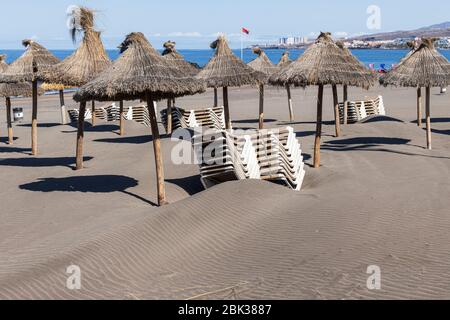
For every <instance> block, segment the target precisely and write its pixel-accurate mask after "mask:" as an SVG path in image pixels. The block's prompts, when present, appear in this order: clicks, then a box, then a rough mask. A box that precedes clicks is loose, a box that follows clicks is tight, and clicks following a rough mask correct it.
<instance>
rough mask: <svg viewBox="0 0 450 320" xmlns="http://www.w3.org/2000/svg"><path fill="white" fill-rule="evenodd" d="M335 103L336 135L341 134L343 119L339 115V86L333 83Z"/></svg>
mask: <svg viewBox="0 0 450 320" xmlns="http://www.w3.org/2000/svg"><path fill="white" fill-rule="evenodd" d="M333 103H334V123H335V127H336V137H340V136H341V119H340V116H339V98H338V92H337V86H336V85H333Z"/></svg>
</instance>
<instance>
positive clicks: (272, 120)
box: [233, 119, 278, 124]
mask: <svg viewBox="0 0 450 320" xmlns="http://www.w3.org/2000/svg"><path fill="white" fill-rule="evenodd" d="M277 121H278V120H275V119H264V123H272V122H277ZM233 123H237V124H248V123H250V124H251V123H259V119H248V120H234V121H233Z"/></svg>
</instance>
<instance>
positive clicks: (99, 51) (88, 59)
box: [42, 7, 111, 87]
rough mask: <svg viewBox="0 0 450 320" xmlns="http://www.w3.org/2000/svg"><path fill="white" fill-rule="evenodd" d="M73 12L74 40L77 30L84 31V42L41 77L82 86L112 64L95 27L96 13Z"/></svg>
mask: <svg viewBox="0 0 450 320" xmlns="http://www.w3.org/2000/svg"><path fill="white" fill-rule="evenodd" d="M71 14H72V18H73V20H74V22H75V23H73V25H72V37H73V40H74V41H75V35H76V32H77V31H83V32H84V36H83V40H82V42H81V45H80V47H79V48H78V49H77V50H76V51H75V52H74V53H73V54H72V55H71V56H69V57H67V58H66V59H64V60H63V61H62V62H60V63H58V64H57V65H55V66H53V67H52V68H50V69H49V70H46V71H45V72H42V78H43V80H44V81H46V82H48V83H54V84H61V85H66V86H71V87H80V86H82V85H85V84H86V83H88V82H89V81H91V80H93V79H94V78H95V77H96V76H98V75H99V74H100V73H101V72H102V71H103V70H105V69H106V68H107V67H109V66H110V64H111V61H110V59H109V57H108V55H107V54H106V51H105V48H104V47H103V43H102V41H101V39H100V32H97V31H95V30H94V12H93V11H92V10H90V9H87V8H84V7H80V8H78V7H77V8H75V9H74V10H73V11H72V13H71Z"/></svg>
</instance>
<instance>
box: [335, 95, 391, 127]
mask: <svg viewBox="0 0 450 320" xmlns="http://www.w3.org/2000/svg"><path fill="white" fill-rule="evenodd" d="M346 104H347V123H356V122H360V121H362V120H364V119H366V118H368V117H371V116H378V115H383V116H384V115H386V109H385V108H384V103H383V97H382V96H379V97H377V98H376V99H372V100H366V101H347V102H346V103H340V104H339V116H340V119H341V123H344V117H345V116H344V112H345V105H346Z"/></svg>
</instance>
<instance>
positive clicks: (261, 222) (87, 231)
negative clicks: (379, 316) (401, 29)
mask: <svg viewBox="0 0 450 320" xmlns="http://www.w3.org/2000/svg"><path fill="white" fill-rule="evenodd" d="M339 90H340V92H339V95H340V97H341V99H342V92H341V89H339ZM415 92H416V91H415V90H414V89H391V88H388V89H385V88H381V87H378V86H376V87H374V88H372V89H371V90H370V91H364V90H361V89H350V91H349V98H350V99H352V100H359V99H363V98H365V97H366V96H367V97H376V96H378V95H382V96H383V98H384V103H385V107H386V110H387V114H388V116H387V117H378V118H373V119H370V120H368V121H366V122H364V123H359V124H354V125H347V126H344V127H343V128H342V137H340V138H335V137H334V136H333V135H334V123H333V109H332V95H331V88H330V87H326V89H325V98H324V120H325V126H324V142H323V148H322V167H321V168H320V169H313V168H312V167H311V164H312V158H311V155H312V153H313V143H314V132H315V117H316V95H317V89H316V88H314V87H313V88H308V89H307V90H303V89H295V90H293V91H292V93H293V101H294V109H295V116H296V121H297V122H294V123H289V122H287V121H284V120H287V119H288V118H289V113H288V107H287V101H286V92H285V91H284V90H282V89H277V88H273V87H269V88H267V89H266V98H267V99H266V114H265V116H266V120H267V121H266V126H267V127H268V128H277V127H282V126H288V125H289V126H292V127H293V128H294V129H295V131H296V133H297V137H298V139H299V141H300V142H301V144H302V150H303V152H304V157H305V161H306V163H307V172H306V178H305V182H304V185H303V189H302V191H300V192H294V191H290V190H288V189H286V188H283V187H280V186H277V185H274V184H271V183H268V182H262V181H242V182H231V183H226V184H223V185H219V186H217V187H214V188H212V189H209V190H207V191H205V190H204V189H203V186H202V184H201V182H200V177H199V168H198V166H197V165H182V166H176V165H174V164H173V163H172V162H171V161H170V154H171V150H172V147H173V146H174V145H175V143H176V142H172V141H170V138H168V137H164V139H163V140H162V150H163V156H164V161H165V163H164V167H165V172H166V188H167V197H168V200H169V202H170V205H168V206H165V207H162V208H157V207H155V206H154V205H153V204H154V203H155V202H156V201H157V197H156V184H155V170H154V157H153V146H152V143H151V141H152V140H151V134H150V129H149V128H146V127H144V126H142V125H139V124H137V123H134V122H130V121H128V122H126V135H125V136H124V137H120V136H119V135H118V134H117V131H118V125H117V123H106V122H101V121H99V123H98V125H97V126H95V127H91V126H90V125H89V124H87V129H86V136H85V157H86V158H85V167H86V168H85V169H84V170H82V171H79V172H76V171H74V170H73V167H74V164H75V158H74V156H75V142H76V128H75V127H74V126H70V125H66V126H62V125H59V122H60V112H59V100H58V97H57V96H45V97H42V98H40V105H39V123H40V125H39V156H38V157H31V156H30V149H29V147H30V143H31V142H30V118H31V115H30V114H31V108H30V105H31V102H30V100H29V99H14V100H13V102H12V103H13V107H16V106H21V107H24V109H25V120H24V122H22V123H20V124H15V125H14V134H15V137H16V140H15V141H14V145H12V146H9V145H7V144H6V138H5V136H6V123H5V119H6V116H5V108H4V103H3V102H2V105H1V108H0V123H1V127H0V134H1V141H0V179H1V181H2V187H1V189H0V203H1V209H0V221H1V222H2V223H1V224H0V299H188V298H195V299H233V298H238V299H391V298H392V299H418V298H424V299H432V298H437V299H449V298H450V255H449V251H450V235H449V233H448V230H449V228H450V209H449V208H450V197H449V192H450V181H449V172H450V139H449V134H450V130H449V127H448V124H449V122H450V117H449V111H448V107H449V105H450V99H449V96H448V95H439V90H438V89H434V90H433V91H432V117H433V123H432V127H433V150H432V151H429V150H426V148H425V147H426V136H425V130H424V129H423V128H419V127H418V126H417V124H416V122H415V119H416V100H415ZM212 101H213V95H212V91H210V90H209V91H208V92H207V93H206V94H203V95H197V96H193V97H186V98H182V99H178V100H177V105H178V106H180V107H183V108H185V109H191V108H193V109H195V108H202V107H211V106H212ZM66 102H67V104H68V107H69V108H73V107H75V106H76V105H75V102H73V100H72V99H71V98H70V97H66ZM134 104H135V103H126V106H128V105H134ZM163 105H164V102H161V103H160V109H161V108H162V107H163ZM230 108H231V118H232V119H233V126H234V127H235V128H256V127H257V126H258V121H257V117H258V91H257V89H256V88H240V89H230ZM160 131H161V132H164V129H163V127H162V126H161V125H160ZM71 265H77V266H79V267H80V268H81V271H82V289H81V290H69V289H67V287H66V280H67V278H68V274H67V273H66V269H67V267H68V266H71ZM370 265H377V266H380V268H381V271H382V284H383V286H382V290H380V291H370V290H368V289H367V287H366V281H367V278H368V276H369V275H368V274H367V273H366V271H367V267H368V266H370Z"/></svg>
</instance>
